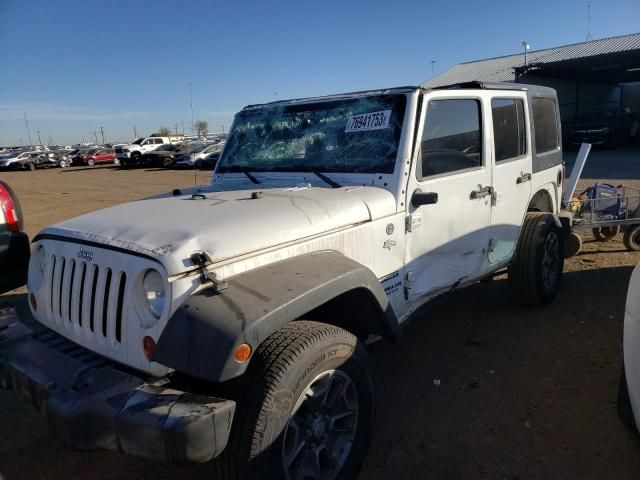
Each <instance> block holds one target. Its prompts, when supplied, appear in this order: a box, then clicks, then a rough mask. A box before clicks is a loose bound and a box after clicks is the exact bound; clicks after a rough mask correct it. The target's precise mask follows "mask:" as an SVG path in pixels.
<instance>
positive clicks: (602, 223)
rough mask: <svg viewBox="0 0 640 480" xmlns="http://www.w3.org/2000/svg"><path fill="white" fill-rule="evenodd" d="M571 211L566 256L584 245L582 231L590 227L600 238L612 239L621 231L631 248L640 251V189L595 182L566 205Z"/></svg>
mask: <svg viewBox="0 0 640 480" xmlns="http://www.w3.org/2000/svg"><path fill="white" fill-rule="evenodd" d="M566 210H567V211H569V212H570V213H571V214H572V217H573V218H572V220H571V226H572V231H571V233H570V234H569V236H568V238H567V239H566V241H565V258H569V257H572V256H574V255H577V254H578V253H579V252H580V249H581V248H582V237H581V236H580V234H579V232H580V231H584V230H591V232H592V234H593V236H594V238H595V239H596V240H598V241H606V240H609V239H611V238H613V237H615V236H616V235H618V234H619V233H620V232H621V231H622V232H623V233H624V236H623V242H624V245H625V247H626V248H627V249H628V250H629V251H640V189H637V188H633V187H629V186H626V185H618V186H613V185H609V184H606V183H596V184H594V185H592V186H591V187H589V188H588V189H586V190H585V191H583V192H582V193H580V194H579V195H577V196H574V197H573V198H572V199H571V200H570V201H569V202H567V204H566Z"/></svg>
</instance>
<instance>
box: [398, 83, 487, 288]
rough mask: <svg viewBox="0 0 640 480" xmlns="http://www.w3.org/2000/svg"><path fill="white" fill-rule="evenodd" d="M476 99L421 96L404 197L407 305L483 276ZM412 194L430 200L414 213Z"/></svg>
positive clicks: (482, 120)
mask: <svg viewBox="0 0 640 480" xmlns="http://www.w3.org/2000/svg"><path fill="white" fill-rule="evenodd" d="M480 95H482V94H479V95H476V94H472V92H468V91H458V92H452V91H439V92H432V93H430V94H427V95H425V101H424V102H423V107H422V108H423V113H422V115H421V123H420V127H419V138H418V141H417V143H416V156H415V161H414V162H413V163H414V167H413V170H412V174H411V178H410V180H409V183H408V190H407V196H408V197H407V204H408V211H409V214H410V215H409V218H407V230H408V232H407V239H406V245H407V248H406V259H405V262H406V270H407V277H406V287H407V297H408V299H409V300H418V299H420V298H421V297H424V296H431V295H434V294H437V293H441V292H442V291H446V290H448V289H451V288H454V287H455V286H457V285H458V284H460V283H465V282H467V281H470V280H473V279H476V278H478V277H480V276H482V274H483V273H484V272H485V271H486V268H487V247H488V243H489V227H490V224H491V192H492V189H491V161H490V158H491V153H490V151H489V148H488V145H487V142H486V138H485V135H484V131H485V125H486V124H487V118H488V116H487V115H488V114H487V112H486V108H485V99H484V98H482V97H481V96H480ZM416 191H420V192H423V193H431V194H432V195H431V196H430V201H429V202H428V203H426V204H422V205H416V204H415V203H416V201H415V199H416V198H417V197H416V196H414V193H415V192H416ZM412 200H413V201H412Z"/></svg>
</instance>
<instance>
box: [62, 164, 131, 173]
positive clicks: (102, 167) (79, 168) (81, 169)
mask: <svg viewBox="0 0 640 480" xmlns="http://www.w3.org/2000/svg"><path fill="white" fill-rule="evenodd" d="M118 168H119V167H118V166H117V165H94V166H93V167H89V166H87V167H83V166H77V167H67V168H65V169H64V170H61V171H60V173H72V172H84V171H87V170H115V169H118Z"/></svg>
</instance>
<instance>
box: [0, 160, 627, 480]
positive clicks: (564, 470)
mask: <svg viewBox="0 0 640 480" xmlns="http://www.w3.org/2000/svg"><path fill="white" fill-rule="evenodd" d="M602 153H604V152H602ZM636 153H637V152H636ZM625 155H627V152H625V153H624V155H622V157H624V158H626V157H625ZM631 157H633V159H636V158H637V160H638V162H635V160H634V162H635V163H634V165H635V164H637V163H640V156H638V155H636V154H630V156H629V158H631ZM596 160H597V159H596ZM625 161H626V160H625ZM603 162H604V161H600V163H603ZM594 163H595V164H597V165H600V163H598V161H594ZM628 165H629V164H627V165H626V166H625V165H621V164H619V165H617V166H616V167H615V168H613V169H612V170H609V171H611V172H614V173H617V172H624V174H621V175H615V176H613V175H614V173H612V174H611V175H609V176H608V177H604V178H627V179H628V178H636V179H637V178H640V172H638V171H637V170H636V172H635V173H633V174H632V173H630V172H629V169H628V168H627V167H628ZM210 175H211V172H199V174H198V179H197V180H198V183H201V184H202V183H206V182H207V181H208V180H209V178H210ZM0 178H2V179H3V180H7V181H8V182H9V183H10V184H11V185H12V186H13V188H14V189H15V190H16V192H17V194H18V196H19V197H20V200H21V202H22V204H23V208H24V211H25V216H26V222H27V225H26V229H27V231H28V233H29V235H30V236H33V235H35V234H36V233H37V232H38V231H39V230H40V229H41V228H42V227H44V226H46V225H49V224H52V223H55V222H57V221H60V220H63V219H65V218H69V217H73V216H76V215H79V214H81V213H85V212H90V211H93V210H96V209H98V208H103V207H108V206H110V205H113V204H115V203H121V202H126V201H129V200H132V199H136V198H140V197H143V196H146V195H151V194H154V193H159V192H162V191H167V190H170V189H172V188H176V187H188V186H192V185H193V182H194V175H193V172H187V171H167V170H133V171H129V170H120V169H117V168H113V167H100V168H95V167H94V168H81V167H79V168H72V169H65V170H50V171H37V172H12V173H0ZM615 181H616V180H610V182H611V183H614V182H615ZM586 183H591V182H586ZM625 183H627V184H631V185H634V184H636V186H640V182H638V181H631V182H630V181H628V180H625ZM585 240H588V241H587V242H586V243H585V248H584V251H583V253H582V254H580V255H579V256H578V257H576V258H573V259H570V260H568V261H567V262H566V266H565V272H566V274H565V276H564V279H563V285H562V287H561V291H560V294H559V296H558V298H557V299H556V301H555V302H554V303H553V304H552V305H550V306H548V307H547V308H544V309H539V310H532V309H526V308H522V307H520V306H518V305H515V304H513V303H511V302H510V301H509V300H508V291H507V282H506V279H505V278H503V277H500V278H497V279H495V280H494V281H493V282H491V283H490V284H477V285H475V286H472V287H470V288H467V289H465V290H463V291H461V292H459V293H456V294H454V295H453V296H452V297H453V298H450V299H445V300H444V301H442V302H439V303H438V304H437V305H436V306H434V307H432V308H430V309H429V310H428V311H426V312H425V313H424V314H423V315H421V316H420V317H419V318H416V319H415V320H414V321H413V322H412V323H411V324H410V325H408V326H407V328H406V329H405V334H406V335H405V339H404V341H403V342H402V343H401V344H399V345H396V346H393V345H388V344H386V343H383V342H381V343H379V344H376V345H375V346H374V347H373V351H372V355H373V358H374V360H375V362H376V364H377V368H378V376H379V385H380V397H379V398H380V400H379V405H378V416H377V426H376V431H375V434H374V437H373V439H372V445H371V450H370V452H369V456H368V459H367V462H366V464H365V466H364V469H363V472H362V475H361V477H360V478H361V479H377V478H385V477H386V478H394V479H395V478H398V479H400V478H403V479H404V478H406V479H409V478H410V479H413V478H416V479H417V478H425V477H427V476H428V477H430V478H436V479H550V478H553V479H576V478H580V479H602V478H615V479H637V478H638V472H640V439H639V437H638V436H637V435H634V434H632V433H630V432H628V431H627V430H625V428H624V427H623V426H622V424H621V423H620V422H619V421H618V418H617V416H616V396H617V387H618V379H619V375H620V365H621V352H620V335H621V327H622V319H623V314H624V301H625V296H626V288H627V283H628V280H629V277H630V274H631V270H632V268H633V266H634V265H635V264H636V263H637V262H638V261H639V260H640V255H639V254H637V253H629V252H627V251H626V250H625V249H624V247H623V245H622V243H621V239H620V238H617V239H615V240H614V241H611V242H606V243H598V242H594V241H591V239H590V238H589V239H587V238H585ZM24 302H25V295H24V290H17V291H14V292H10V293H8V294H5V295H3V296H0V307H4V306H12V305H15V306H17V307H18V309H19V310H20V311H24ZM0 412H2V413H0V479H2V478H4V479H6V480H18V479H30V480H35V479H52V480H57V479H60V480H62V479H68V478H71V477H73V478H75V479H78V480H83V479H103V478H104V479H107V478H109V479H125V478H141V479H142V478H144V479H146V478H149V479H180V478H185V477H187V476H188V477H189V478H192V479H200V478H202V479H204V478H209V473H210V472H209V469H208V468H207V466H206V465H205V466H189V467H176V466H167V465H159V464H155V463H150V462H146V461H141V460H136V459H132V458H129V457H126V456H124V455H119V454H115V453H110V452H73V451H68V450H65V449H63V448H62V447H61V446H60V444H59V443H58V442H57V441H56V439H55V438H53V437H52V436H51V435H50V434H49V433H48V432H47V425H46V421H44V420H43V419H42V418H40V417H39V416H38V415H37V414H36V413H35V412H34V411H33V410H32V408H31V406H29V405H24V404H22V403H20V402H18V401H17V400H16V399H15V397H14V396H13V395H12V394H10V393H8V392H6V391H2V390H0Z"/></svg>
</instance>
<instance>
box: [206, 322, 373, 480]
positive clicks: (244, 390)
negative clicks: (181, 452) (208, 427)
mask: <svg viewBox="0 0 640 480" xmlns="http://www.w3.org/2000/svg"><path fill="white" fill-rule="evenodd" d="M233 382H235V383H234V384H233V386H232V387H231V389H230V392H229V397H230V398H232V399H234V400H236V402H237V406H236V412H235V415H234V420H233V426H232V430H231V434H230V438H229V443H228V444H227V447H226V448H225V450H224V451H223V453H222V455H221V456H220V457H218V458H217V459H216V460H215V461H214V477H215V478H216V479H220V480H222V479H224V480H232V479H233V480H235V479H245V480H254V479H266V478H274V479H275V478H278V479H291V480H295V479H298V478H300V479H303V478H327V479H336V480H343V479H344V480H347V479H353V478H356V476H357V474H358V471H359V470H360V467H361V466H362V463H363V461H364V458H365V454H366V451H367V448H368V444H369V439H370V437H371V433H372V427H373V420H374V415H375V388H374V380H373V374H372V368H371V365H370V360H369V357H368V354H367V351H366V349H365V348H364V346H363V345H362V343H361V342H360V341H358V339H357V338H356V337H355V336H354V335H352V334H351V333H349V332H347V331H345V330H343V329H341V328H338V327H335V326H332V325H327V324H323V323H317V322H311V321H296V322H291V323H289V324H287V325H286V326H284V327H283V328H282V329H280V330H278V331H277V332H276V333H274V334H273V335H271V336H270V337H269V338H267V339H266V340H265V341H264V342H263V343H262V344H261V345H260V347H259V348H258V349H257V351H256V352H255V354H254V356H253V358H252V360H251V364H250V365H249V368H248V369H247V372H246V373H245V374H244V375H243V376H242V377H240V378H238V379H236V380H235V381H233ZM233 382H232V383H233ZM316 455H317V458H319V461H318V462H316V460H315V458H316ZM316 464H317V465H318V467H316V466H315V465H316ZM332 465H333V466H332ZM316 468H317V469H319V470H320V472H319V473H317V472H315V471H314V469H316ZM305 472H307V473H306V474H305Z"/></svg>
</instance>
